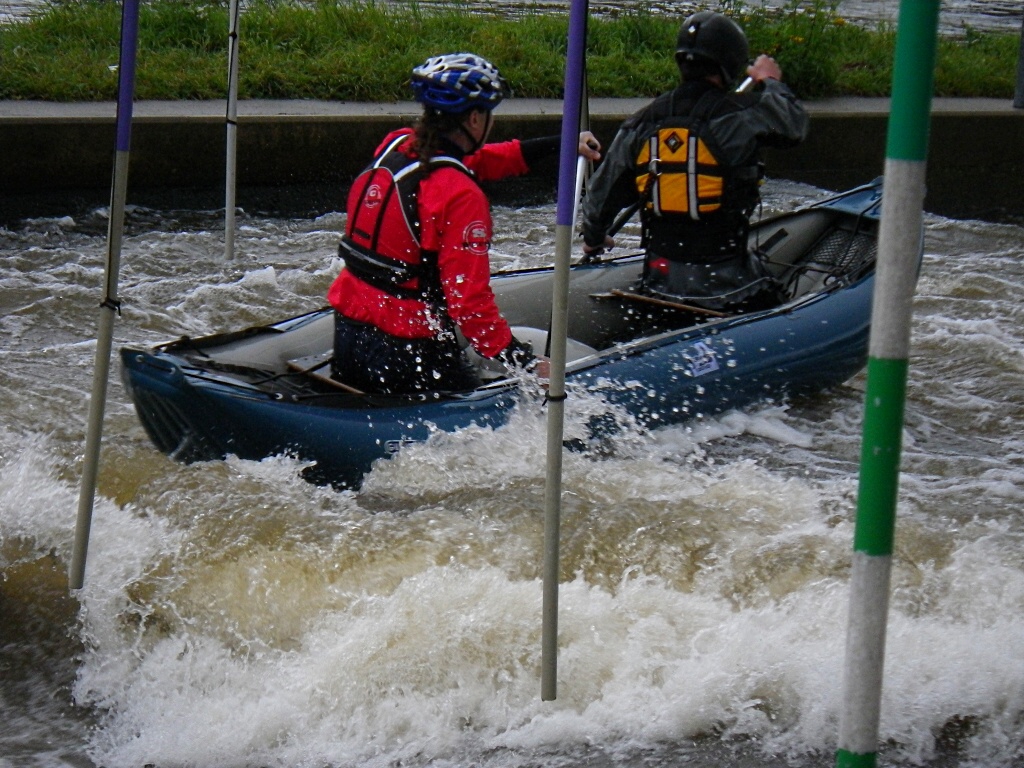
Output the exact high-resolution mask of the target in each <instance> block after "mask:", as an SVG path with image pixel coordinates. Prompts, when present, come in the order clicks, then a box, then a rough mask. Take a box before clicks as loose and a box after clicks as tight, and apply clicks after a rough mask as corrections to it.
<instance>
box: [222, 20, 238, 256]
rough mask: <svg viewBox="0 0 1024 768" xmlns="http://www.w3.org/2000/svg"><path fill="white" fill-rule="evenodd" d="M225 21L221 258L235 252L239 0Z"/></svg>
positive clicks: (233, 254)
mask: <svg viewBox="0 0 1024 768" xmlns="http://www.w3.org/2000/svg"><path fill="white" fill-rule="evenodd" d="M230 14H231V19H230V21H229V23H228V112H227V169H226V173H225V174H224V177H225V183H224V258H225V259H227V260H228V261H230V260H231V259H232V258H234V256H235V184H236V181H235V177H236V176H237V173H238V170H237V169H238V0H231V10H230Z"/></svg>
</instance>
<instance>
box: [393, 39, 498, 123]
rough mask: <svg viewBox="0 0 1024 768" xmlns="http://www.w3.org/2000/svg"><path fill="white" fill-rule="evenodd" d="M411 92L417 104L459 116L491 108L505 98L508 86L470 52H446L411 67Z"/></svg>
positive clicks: (494, 71) (493, 70)
mask: <svg viewBox="0 0 1024 768" xmlns="http://www.w3.org/2000/svg"><path fill="white" fill-rule="evenodd" d="M412 91H413V96H414V98H415V99H416V101H418V102H420V103H421V104H424V105H426V106H427V107H431V108H433V109H437V110H440V111H441V112H449V113H459V112H465V111H467V110H470V109H488V110H490V109H494V108H495V107H496V106H498V105H499V104H500V103H501V100H502V99H503V98H505V95H506V93H507V91H508V86H507V85H506V83H505V80H504V79H503V78H502V76H501V74H500V73H499V72H498V68H497V67H495V66H494V65H493V64H491V62H489V61H487V59H484V58H481V57H480V56H477V55H475V54H472V53H449V54H445V55H444V56H434V57H432V58H429V59H427V60H426V61H425V62H423V63H422V64H420V65H419V66H417V67H414V68H413V70H412Z"/></svg>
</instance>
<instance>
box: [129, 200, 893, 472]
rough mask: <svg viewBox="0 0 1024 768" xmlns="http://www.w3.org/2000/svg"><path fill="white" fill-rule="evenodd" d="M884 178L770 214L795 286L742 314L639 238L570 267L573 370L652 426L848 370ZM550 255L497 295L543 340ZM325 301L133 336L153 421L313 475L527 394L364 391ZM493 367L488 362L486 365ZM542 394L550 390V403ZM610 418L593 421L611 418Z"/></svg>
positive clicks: (358, 468)
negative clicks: (637, 246) (695, 301)
mask: <svg viewBox="0 0 1024 768" xmlns="http://www.w3.org/2000/svg"><path fill="white" fill-rule="evenodd" d="M880 210H881V182H880V180H878V181H876V182H874V183H872V184H869V185H866V186H864V187H859V188H857V189H854V190H850V191H849V192H845V193H843V194H840V195H837V196H836V197H834V198H831V199H829V200H826V201H823V202H820V203H816V204H813V205H810V206H807V207H805V208H801V209H799V210H796V211H793V212H790V213H786V214H782V215H780V216H775V217H771V218H766V219H764V220H762V221H761V222H759V223H758V224H756V225H755V226H754V228H753V229H752V231H751V235H750V241H749V242H750V247H751V248H752V249H755V250H756V251H757V252H759V253H760V254H761V256H762V257H763V258H764V259H765V262H766V264H767V265H768V266H769V269H771V270H772V271H773V272H774V274H775V275H776V277H777V278H778V279H779V280H780V281H781V282H782V284H783V285H784V286H785V287H786V294H787V299H786V301H785V302H784V303H783V304H781V305H780V306H778V307H776V308H773V309H769V310H763V311H759V312H752V313H749V314H741V315H735V316H712V315H708V314H704V313H700V312H694V311H692V308H688V307H687V305H685V304H682V303H679V302H676V301H674V300H671V299H667V300H666V297H660V298H659V297H655V296H651V295H647V294H639V293H637V292H636V286H637V284H638V281H639V278H640V274H641V269H642V266H643V259H642V257H641V256H639V255H632V256H625V257H619V258H608V259H604V260H601V261H596V262H593V263H588V264H578V265H574V266H573V267H572V268H571V270H570V289H569V290H570V297H569V327H568V332H569V337H570V338H571V340H570V341H569V343H568V347H569V350H568V357H569V362H568V364H567V366H566V387H567V390H568V391H569V393H570V396H572V393H576V392H580V391H581V390H586V391H588V392H593V393H595V394H597V395H599V396H600V397H602V398H604V399H605V400H606V401H607V402H609V403H611V404H613V405H614V406H617V407H620V408H622V409H624V410H625V411H626V412H627V413H628V414H630V415H631V416H632V417H633V419H634V420H635V421H636V423H637V424H639V426H640V427H641V428H644V427H654V426H663V425H667V424H675V423H680V422H684V421H687V420H689V419H692V418H694V417H696V416H698V415H713V414H716V413H721V412H723V411H725V410H729V409H732V408H738V407H743V406H746V405H750V404H752V403H755V402H757V401H759V400H765V399H769V398H771V399H775V400H777V399H778V398H780V397H783V396H786V395H795V394H802V393H808V392H814V391H819V390H822V389H825V388H827V387H830V386H834V385H837V384H841V383H843V382H844V381H846V380H848V379H849V378H850V377H852V376H853V375H855V374H856V373H857V372H858V371H860V370H861V369H862V368H863V367H864V365H865V363H866V360H867V345H868V331H869V326H870V319H871V297H872V291H873V285H874V266H875V256H876V253H877V235H878V225H879V217H880ZM552 277H553V270H552V269H551V268H543V269H528V270H520V271H514V272H507V273H499V274H497V275H495V276H494V277H493V278H492V286H493V288H494V292H495V295H496V297H497V299H498V304H499V306H500V307H501V309H502V312H503V313H504V315H505V317H506V318H508V320H509V322H510V323H511V324H512V325H513V326H515V329H516V330H515V332H516V334H517V336H520V337H521V338H522V337H525V338H528V339H532V340H533V342H534V345H535V348H536V346H537V345H538V344H539V345H542V344H543V340H544V336H545V334H544V332H543V331H537V330H536V329H539V328H545V327H546V326H547V325H548V318H549V316H550V312H551V285H552ZM332 342H333V316H332V313H331V310H330V309H329V308H324V309H320V310H317V311H315V312H311V313H309V314H305V315H301V316H299V317H293V318H289V319H287V320H283V321H280V322H275V323H271V324H269V325H265V326H259V327H255V328H249V329H245V330H242V331H237V332H232V333H223V334H217V335H213V336H207V337H202V338H183V339H179V340H176V341H173V342H170V343H165V344H160V345H158V346H156V347H153V348H140V347H134V346H129V347H125V348H123V349H122V350H121V360H122V364H123V368H122V375H123V379H124V381H125V384H126V387H127V389H128V392H129V394H130V397H131V398H132V401H133V402H134V405H135V409H136V412H137V413H138V415H139V419H140V420H141V422H142V424H143V426H144V428H145V430H146V433H147V434H148V435H149V437H150V439H151V440H152V441H153V443H154V444H155V445H156V447H157V448H158V449H159V450H161V451H163V452H164V453H166V454H168V455H170V456H172V457H174V458H176V459H178V460H180V461H184V462H193V461H207V460H217V459H222V458H224V457H226V456H228V455H236V456H239V457H241V458H245V459H255V460H258V459H262V458H266V457H268V456H274V455H278V454H284V453H287V454H291V455H294V456H297V457H299V458H301V459H303V460H306V461H310V462H315V463H314V464H313V465H312V466H311V467H310V468H309V470H308V471H307V476H308V477H309V479H311V480H313V481H315V482H323V483H331V484H334V485H337V486H353V485H358V483H359V481H360V479H361V478H362V476H363V475H364V474H365V473H366V472H367V471H369V469H370V467H371V465H372V464H373V462H374V461H376V460H378V459H383V458H387V457H389V456H392V455H394V454H395V453H396V452H398V451H399V450H401V448H402V446H403V445H406V444H408V443H410V442H419V441H423V440H426V439H427V437H428V436H429V434H430V433H431V431H433V430H435V429H440V430H445V431H455V430H458V429H460V428H464V427H467V426H470V425H473V424H476V425H480V426H500V425H501V424H502V423H504V422H505V421H506V420H507V418H508V415H509V412H510V410H511V409H512V408H513V407H514V406H515V405H516V403H517V402H519V401H520V399H521V396H522V395H521V393H522V387H521V382H519V381H518V380H515V379H509V378H506V377H503V376H501V375H496V376H495V378H493V379H491V380H488V381H487V382H486V383H485V384H484V385H482V386H480V387H479V388H477V389H475V390H473V391H470V392H461V393H448V392H445V393H436V394H432V395H430V396H418V397H398V396H380V395H368V394H363V393H360V392H358V391H356V390H353V389H352V388H350V387H347V386H346V385H345V384H344V382H343V381H342V382H335V381H333V380H331V379H329V378H328V376H327V375H326V373H327V371H328V370H329V367H328V363H329V358H330V354H331V347H332ZM485 375H486V374H485ZM538 407H540V406H539V404H538ZM599 428H600V427H599V426H595V429H599Z"/></svg>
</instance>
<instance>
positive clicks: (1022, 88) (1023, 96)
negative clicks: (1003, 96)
mask: <svg viewBox="0 0 1024 768" xmlns="http://www.w3.org/2000/svg"><path fill="white" fill-rule="evenodd" d="M1013 106H1014V107H1015V108H1017V109H1024V17H1022V18H1021V21H1020V52H1019V53H1018V54H1017V90H1016V91H1015V92H1014V94H1013Z"/></svg>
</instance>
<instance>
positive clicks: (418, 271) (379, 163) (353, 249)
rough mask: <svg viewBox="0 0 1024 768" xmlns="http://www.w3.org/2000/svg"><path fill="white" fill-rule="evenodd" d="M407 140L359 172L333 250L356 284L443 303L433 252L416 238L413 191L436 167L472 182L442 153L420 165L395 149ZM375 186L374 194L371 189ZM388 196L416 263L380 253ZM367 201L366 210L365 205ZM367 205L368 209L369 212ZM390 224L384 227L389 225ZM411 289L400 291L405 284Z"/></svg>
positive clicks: (461, 167) (402, 138) (396, 143)
mask: <svg viewBox="0 0 1024 768" xmlns="http://www.w3.org/2000/svg"><path fill="white" fill-rule="evenodd" d="M410 137H411V134H403V135H401V136H398V137H396V138H395V139H394V140H393V141H392V142H391V143H390V144H388V145H387V146H386V147H385V148H384V149H383V150H382V151H381V152H380V153H379V154H378V155H377V156H376V157H375V158H374V159H373V161H372V162H371V163H370V165H369V166H368V167H367V168H366V170H364V171H363V173H362V174H360V177H359V179H357V182H356V183H357V184H361V189H360V190H359V193H358V198H357V199H358V200H359V201H360V202H359V205H358V207H357V208H356V210H355V211H353V212H352V214H351V216H352V221H350V222H349V223H348V227H347V233H346V234H345V235H344V236H343V237H342V239H341V243H340V244H339V246H338V254H339V255H340V256H341V258H343V259H344V260H345V266H346V268H347V269H348V270H349V271H350V272H351V273H352V274H353V275H355V276H356V277H358V278H359V279H360V280H362V281H363V282H365V283H368V284H370V285H372V286H374V287H375V288H378V289H379V290H382V291H384V292H385V293H388V294H390V295H392V296H395V297H397V298H404V299H418V300H422V301H425V302H429V303H438V302H440V301H443V295H442V292H441V277H440V274H439V272H438V266H437V256H438V254H437V252H436V251H427V250H425V249H424V248H423V247H422V245H421V240H420V230H421V223H420V216H419V191H420V183H421V182H422V180H423V179H424V178H425V176H426V175H427V174H428V173H430V172H432V171H434V170H435V169H437V168H439V167H452V168H455V169H457V170H459V171H462V172H463V173H465V174H466V175H468V176H469V177H470V178H473V173H472V171H470V170H469V168H467V167H466V166H465V165H464V164H463V163H462V162H460V161H459V160H457V159H455V158H454V157H450V156H447V155H440V156H436V157H434V158H432V159H431V160H430V161H429V162H426V163H425V162H423V161H422V160H420V159H419V158H416V157H411V156H410V155H408V154H406V153H405V152H402V151H400V149H399V147H400V146H401V145H402V144H403V143H404V142H405V141H407V140H408V139H409V138H410ZM375 184H376V190H375V191H373V192H372V193H371V190H374V185H375ZM394 195H398V203H399V205H400V207H401V211H402V215H403V218H404V220H405V226H406V228H407V230H408V233H409V237H410V244H411V245H412V246H413V247H414V248H415V249H416V251H418V253H419V260H418V261H416V262H410V261H405V260H402V259H397V258H393V257H390V256H387V255H384V254H382V253H381V252H380V249H379V247H378V243H379V241H380V235H381V230H382V228H383V227H384V226H385V223H386V219H387V217H386V215H385V211H386V210H387V209H388V205H389V203H390V202H391V199H392V197H393V196H394ZM371 198H372V206H370V205H368V204H367V202H368V200H370V199H371ZM371 207H372V210H369V209H370V208H371ZM393 225H394V222H391V224H389V226H393ZM414 280H415V281H416V283H415V285H416V287H413V288H409V287H405V286H406V285H407V284H408V283H410V282H411V281H414Z"/></svg>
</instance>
